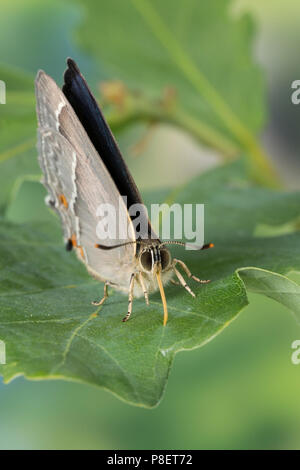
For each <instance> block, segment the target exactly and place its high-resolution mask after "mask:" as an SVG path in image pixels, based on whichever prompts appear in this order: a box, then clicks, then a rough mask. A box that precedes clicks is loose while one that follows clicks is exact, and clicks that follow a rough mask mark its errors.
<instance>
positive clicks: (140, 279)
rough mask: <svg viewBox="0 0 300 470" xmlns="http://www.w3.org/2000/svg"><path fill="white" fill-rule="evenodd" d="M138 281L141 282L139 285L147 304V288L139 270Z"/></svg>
mask: <svg viewBox="0 0 300 470" xmlns="http://www.w3.org/2000/svg"><path fill="white" fill-rule="evenodd" d="M139 281H140V283H141V286H142V289H143V292H144V296H145V301H146V304H147V305H149V297H148V292H147V289H146V287H145V283H144V279H143V275H142V273H141V272H139Z"/></svg>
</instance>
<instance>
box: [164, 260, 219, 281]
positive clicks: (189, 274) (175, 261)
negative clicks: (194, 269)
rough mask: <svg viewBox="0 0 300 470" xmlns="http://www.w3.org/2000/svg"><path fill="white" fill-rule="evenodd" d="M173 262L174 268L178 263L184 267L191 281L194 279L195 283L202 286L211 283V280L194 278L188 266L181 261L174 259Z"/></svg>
mask: <svg viewBox="0 0 300 470" xmlns="http://www.w3.org/2000/svg"><path fill="white" fill-rule="evenodd" d="M173 262H174V266H175V265H176V264H177V263H178V264H180V266H182V268H183V269H184V271H185V272H186V274H187V275H188V277H189V278H190V279H194V281H196V282H199V283H200V284H208V283H209V282H210V280H209V279H199V278H198V277H196V276H194V275H193V274H192V273H191V271H190V270H189V268H188V267H187V265H186V264H185V263H184V262H183V261H181V260H180V259H176V258H174V260H173Z"/></svg>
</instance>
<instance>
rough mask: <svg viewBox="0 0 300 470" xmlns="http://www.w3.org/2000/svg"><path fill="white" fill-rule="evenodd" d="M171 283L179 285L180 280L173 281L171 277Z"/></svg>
mask: <svg viewBox="0 0 300 470" xmlns="http://www.w3.org/2000/svg"><path fill="white" fill-rule="evenodd" d="M171 283H172V284H174V286H181V284H180V282H178V281H175V280H174V279H171Z"/></svg>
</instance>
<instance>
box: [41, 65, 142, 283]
mask: <svg viewBox="0 0 300 470" xmlns="http://www.w3.org/2000/svg"><path fill="white" fill-rule="evenodd" d="M36 97H37V115H38V124H39V128H38V134H39V162H40V166H41V169H42V171H43V174H44V185H45V187H46V188H47V190H48V192H49V196H50V203H51V205H53V207H54V209H55V210H56V211H57V212H58V213H59V215H60V218H61V221H62V225H63V230H64V236H65V239H66V240H72V243H73V245H74V246H75V247H76V248H77V252H78V254H79V256H80V257H81V259H82V261H84V262H85V264H86V265H87V267H88V269H89V271H90V272H92V273H93V274H94V275H96V276H97V277H98V278H100V279H101V280H109V281H112V282H114V283H116V284H118V285H120V286H123V287H128V285H129V278H130V274H131V273H132V271H133V267H134V263H135V253H136V245H135V244H132V245H127V246H123V247H120V248H118V249H115V250H110V251H108V252H107V251H105V250H99V249H97V248H95V243H101V242H103V243H104V244H106V245H115V244H117V243H119V242H120V239H119V237H117V238H116V239H113V238H110V239H107V240H105V241H103V240H101V239H100V240H99V237H98V236H97V233H96V229H97V224H98V222H99V217H98V216H97V211H98V208H99V205H100V204H111V206H112V207H114V208H117V211H116V225H117V227H118V223H119V221H120V219H121V220H122V222H121V223H124V221H127V223H128V231H127V232H128V233H127V237H126V238H124V239H123V240H122V242H124V243H125V242H130V241H134V240H135V232H134V228H133V225H132V222H131V220H130V218H129V216H128V212H127V208H126V206H125V204H124V202H123V201H122V199H120V198H119V196H120V193H119V190H118V189H117V187H116V185H115V183H114V181H113V179H112V177H111V176H110V174H109V172H108V170H107V168H106V167H105V165H104V163H103V162H102V160H101V158H99V155H98V153H97V152H96V150H95V148H94V146H93V144H92V143H91V141H90V139H89V137H88V135H87V133H86V131H85V129H84V128H83V127H82V124H81V123H80V121H79V119H78V117H77V116H76V114H75V112H74V110H73V109H72V107H71V105H70V104H69V102H68V100H67V98H66V97H65V96H64V94H63V93H62V91H61V90H60V88H59V87H58V86H57V85H56V83H55V82H54V80H52V78H51V77H49V76H48V75H46V74H45V73H44V72H42V71H40V72H39V73H38V76H37V79H36Z"/></svg>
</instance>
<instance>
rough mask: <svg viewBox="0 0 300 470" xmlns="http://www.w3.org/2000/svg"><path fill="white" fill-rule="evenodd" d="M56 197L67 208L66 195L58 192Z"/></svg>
mask: <svg viewBox="0 0 300 470" xmlns="http://www.w3.org/2000/svg"><path fill="white" fill-rule="evenodd" d="M58 199H59V201H60V202H61V204H63V205H64V206H65V208H66V209H68V201H67V199H66V196H65V195H64V194H60V195H59V196H58Z"/></svg>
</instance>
